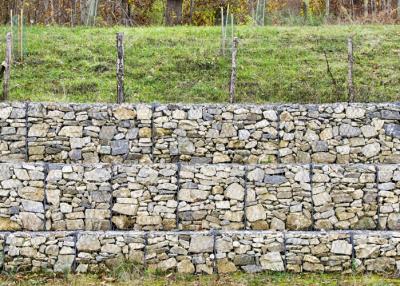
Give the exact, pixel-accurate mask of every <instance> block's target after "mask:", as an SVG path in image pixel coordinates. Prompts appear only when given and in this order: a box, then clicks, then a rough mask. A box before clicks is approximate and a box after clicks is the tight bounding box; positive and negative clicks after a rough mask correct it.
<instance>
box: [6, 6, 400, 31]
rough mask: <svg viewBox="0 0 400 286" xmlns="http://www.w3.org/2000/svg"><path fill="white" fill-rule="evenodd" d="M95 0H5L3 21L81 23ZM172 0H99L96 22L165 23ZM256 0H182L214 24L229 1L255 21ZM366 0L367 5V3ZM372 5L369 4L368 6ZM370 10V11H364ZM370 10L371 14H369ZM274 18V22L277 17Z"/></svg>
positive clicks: (309, 12) (340, 12)
mask: <svg viewBox="0 0 400 286" xmlns="http://www.w3.org/2000/svg"><path fill="white" fill-rule="evenodd" d="M88 1H94V0H0V22H2V23H3V24H5V23H7V22H9V14H10V10H11V9H12V10H14V11H18V10H20V9H21V8H23V9H24V14H25V16H26V19H27V21H28V23H32V24H44V25H50V24H57V25H79V24H82V22H83V21H82V6H83V5H85V3H87V2H88ZM166 1H167V0H99V1H98V3H99V5H98V9H97V17H96V25H99V26H111V25H132V26H134V25H151V24H153V25H154V24H164V23H165V21H164V18H165V7H166ZM326 1H328V0H268V1H267V7H266V13H268V15H270V19H276V21H277V22H276V24H279V19H280V18H279V17H274V16H276V15H282V17H288V16H296V17H306V16H312V17H319V16H325V11H326ZM398 2H400V1H396V0H367V1H366V2H364V0H329V15H330V20H331V21H355V20H357V21H367V22H372V21H375V22H376V21H379V22H393V21H395V20H396V19H397V18H399V15H397V14H398V13H397V3H398ZM256 3H257V0H183V5H182V21H181V22H182V24H192V25H215V24H218V23H219V19H220V7H224V8H227V7H228V5H229V7H230V11H231V12H232V13H233V14H234V15H235V19H236V22H237V23H248V22H250V21H251V15H252V12H253V11H254V9H255V6H256ZM365 3H367V6H364V5H365ZM366 9H367V10H366ZM366 11H367V14H365V13H366ZM366 15H368V16H367V17H366ZM273 24H274V22H273Z"/></svg>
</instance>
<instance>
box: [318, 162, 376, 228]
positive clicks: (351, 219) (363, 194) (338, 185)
mask: <svg viewBox="0 0 400 286" xmlns="http://www.w3.org/2000/svg"><path fill="white" fill-rule="evenodd" d="M376 176H377V170H376V167H375V166H374V165H316V166H314V167H313V173H312V182H313V202H314V211H315V212H314V219H315V228H316V229H376V228H377V223H378V199H377V198H378V186H377V184H376Z"/></svg>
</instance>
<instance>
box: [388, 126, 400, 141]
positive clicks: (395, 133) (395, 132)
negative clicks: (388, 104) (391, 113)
mask: <svg viewBox="0 0 400 286" xmlns="http://www.w3.org/2000/svg"><path fill="white" fill-rule="evenodd" d="M384 128H385V132H386V135H388V136H392V137H395V138H400V124H385V126H384Z"/></svg>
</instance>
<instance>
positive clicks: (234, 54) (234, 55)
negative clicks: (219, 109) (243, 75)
mask: <svg viewBox="0 0 400 286" xmlns="http://www.w3.org/2000/svg"><path fill="white" fill-rule="evenodd" d="M238 45H239V39H238V38H237V37H235V38H234V39H233V43H232V73H231V84H230V90H229V95H230V100H229V102H230V103H234V102H235V85H236V77H237V74H236V68H237V61H236V59H237V48H238Z"/></svg>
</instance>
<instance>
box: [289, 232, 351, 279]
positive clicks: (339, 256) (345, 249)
mask: <svg viewBox="0 0 400 286" xmlns="http://www.w3.org/2000/svg"><path fill="white" fill-rule="evenodd" d="M352 253H353V246H352V240H351V235H350V233H340V232H328V233H323V232H303V233H288V234H287V235H286V260H287V270H288V271H293V272H340V273H350V272H351V270H352V269H351V267H352Z"/></svg>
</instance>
